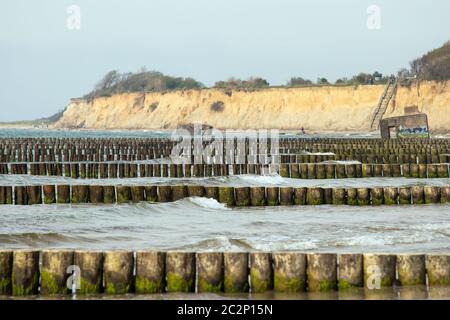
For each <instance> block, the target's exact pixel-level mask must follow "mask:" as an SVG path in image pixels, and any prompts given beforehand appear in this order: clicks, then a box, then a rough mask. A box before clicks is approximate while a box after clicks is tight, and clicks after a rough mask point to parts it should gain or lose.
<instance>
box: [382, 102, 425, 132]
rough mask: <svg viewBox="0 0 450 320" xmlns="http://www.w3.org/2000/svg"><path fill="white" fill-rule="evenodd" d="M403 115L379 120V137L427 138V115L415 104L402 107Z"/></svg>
mask: <svg viewBox="0 0 450 320" xmlns="http://www.w3.org/2000/svg"><path fill="white" fill-rule="evenodd" d="M404 113H405V115H403V116H398V117H390V118H386V119H382V120H381V121H380V131H381V138H383V139H391V138H429V132H428V117H427V115H426V114H425V113H419V111H418V108H417V106H408V107H405V108H404Z"/></svg>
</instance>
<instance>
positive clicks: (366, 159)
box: [0, 150, 450, 164]
mask: <svg viewBox="0 0 450 320" xmlns="http://www.w3.org/2000/svg"><path fill="white" fill-rule="evenodd" d="M170 155H171V152H170V150H169V152H166V153H161V154H159V153H153V154H151V155H145V154H140V155H136V154H113V153H110V154H106V155H103V154H100V153H96V154H63V155H62V156H54V155H51V154H47V155H39V156H38V157H30V156H27V157H23V156H19V155H17V156H14V157H6V156H5V155H0V163H8V162H16V163H21V162H28V163H38V162H55V163H61V162H114V161H128V162H131V161H146V160H155V159H164V158H167V157H169V156H170ZM269 156H275V157H278V158H279V159H280V161H279V162H281V163H316V162H323V161H330V160H335V161H358V162H361V163H370V164H375V163H378V164H383V163H390V164H403V163H423V164H427V163H428V164H431V163H449V162H450V154H438V155H431V154H415V153H406V154H401V155H396V154H391V153H388V154H373V153H370V154H302V153H279V154H278V155H269V153H267V152H266V153H261V154H260V155H259V154H254V153H253V152H243V153H240V154H239V155H238V154H237V153H236V154H235V156H234V162H238V161H239V162H241V163H246V164H251V163H256V162H257V163H263V161H264V159H266V158H268V157H269ZM210 158H211V159H213V158H214V159H220V160H221V161H220V162H221V163H225V160H224V159H226V155H224V156H223V157H221V158H219V157H216V156H215V155H213V156H211V157H210ZM194 161H195V157H194V156H191V162H194Z"/></svg>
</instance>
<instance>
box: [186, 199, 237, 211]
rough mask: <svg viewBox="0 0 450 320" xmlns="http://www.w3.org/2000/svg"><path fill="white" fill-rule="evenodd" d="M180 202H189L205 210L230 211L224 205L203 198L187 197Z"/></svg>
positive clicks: (214, 200)
mask: <svg viewBox="0 0 450 320" xmlns="http://www.w3.org/2000/svg"><path fill="white" fill-rule="evenodd" d="M181 201H189V202H190V203H193V204H194V205H196V206H199V207H201V208H207V209H217V210H231V209H230V208H227V207H226V206H225V204H223V203H220V202H218V201H217V200H216V199H213V198H203V197H189V198H186V199H184V200H181Z"/></svg>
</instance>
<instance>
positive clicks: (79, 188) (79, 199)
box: [71, 185, 89, 203]
mask: <svg viewBox="0 0 450 320" xmlns="http://www.w3.org/2000/svg"><path fill="white" fill-rule="evenodd" d="M88 201H89V186H87V185H75V186H72V198H71V202H72V203H88Z"/></svg>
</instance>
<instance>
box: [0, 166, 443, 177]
mask: <svg viewBox="0 0 450 320" xmlns="http://www.w3.org/2000/svg"><path fill="white" fill-rule="evenodd" d="M271 173H279V174H280V176H281V177H285V178H293V179H343V178H371V177H405V178H428V179H430V178H448V177H449V175H450V165H449V164H447V163H440V164H409V163H406V164H367V163H362V164H361V163H350V164H346V163H301V164H297V163H290V164H288V163H284V164H279V165H276V164H274V165H263V164H233V165H228V164H174V163H140V162H64V163H54V162H40V163H3V164H0V174H20V175H39V176H62V177H68V178H74V179H79V178H80V179H108V178H144V177H169V178H191V177H221V176H230V175H240V174H256V175H260V174H271Z"/></svg>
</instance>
